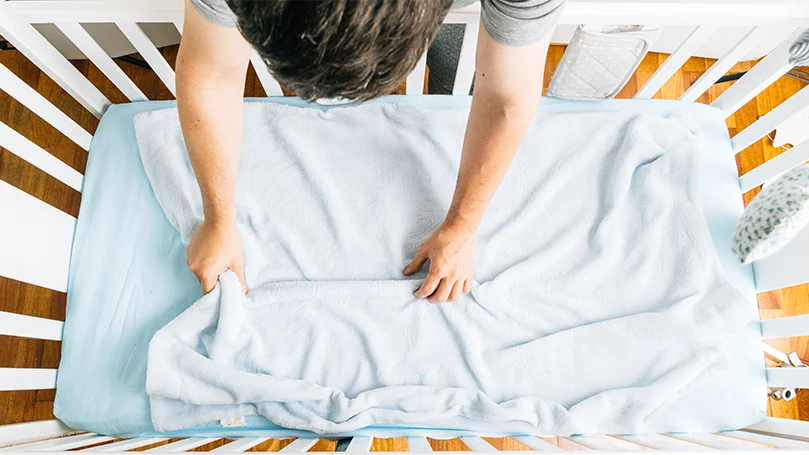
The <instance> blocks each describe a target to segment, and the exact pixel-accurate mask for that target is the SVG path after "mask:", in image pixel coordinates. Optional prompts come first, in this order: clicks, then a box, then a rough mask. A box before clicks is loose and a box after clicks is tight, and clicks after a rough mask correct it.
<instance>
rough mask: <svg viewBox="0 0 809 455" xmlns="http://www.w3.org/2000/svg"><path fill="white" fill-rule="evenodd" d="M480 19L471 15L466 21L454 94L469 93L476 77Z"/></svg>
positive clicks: (453, 87) (453, 88)
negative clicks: (476, 52)
mask: <svg viewBox="0 0 809 455" xmlns="http://www.w3.org/2000/svg"><path fill="white" fill-rule="evenodd" d="M479 30H480V20H479V19H478V18H477V16H471V17H470V19H468V20H467V21H466V28H465V29H464V32H463V43H462V44H461V56H460V59H459V60H458V70H457V72H456V73H455V83H454V84H453V85H452V94H453V95H464V96H465V95H469V89H470V88H472V81H473V80H474V78H475V49H477V43H478V32H479Z"/></svg>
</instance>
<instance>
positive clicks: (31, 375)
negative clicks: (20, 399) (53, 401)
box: [0, 368, 56, 391]
mask: <svg viewBox="0 0 809 455" xmlns="http://www.w3.org/2000/svg"><path fill="white" fill-rule="evenodd" d="M55 388H56V369H55V368H0V391H3V390H46V389H55Z"/></svg>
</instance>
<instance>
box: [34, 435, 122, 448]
mask: <svg viewBox="0 0 809 455" xmlns="http://www.w3.org/2000/svg"><path fill="white" fill-rule="evenodd" d="M113 439H115V438H113V437H112V436H101V435H97V434H93V435H92V436H89V437H87V438H86V439H84V440H77V441H64V442H61V443H58V444H56V443H55V442H56V441H60V440H55V441H54V443H55V444H53V445H49V446H46V447H42V448H39V449H37V450H36V451H37V452H61V451H67V450H72V449H77V448H79V447H87V446H91V445H93V444H101V443H102V442H107V441H112V440H113Z"/></svg>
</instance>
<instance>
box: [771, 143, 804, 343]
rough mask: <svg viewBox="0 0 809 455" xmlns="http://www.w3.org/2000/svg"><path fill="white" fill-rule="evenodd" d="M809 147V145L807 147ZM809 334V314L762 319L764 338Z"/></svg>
mask: <svg viewBox="0 0 809 455" xmlns="http://www.w3.org/2000/svg"><path fill="white" fill-rule="evenodd" d="M807 148H808V149H809V147H807ZM807 160H809V158H807ZM802 336H809V314H802V315H800V316H790V317H786V318H777V319H767V320H764V321H761V337H762V338H765V339H767V338H789V337H802Z"/></svg>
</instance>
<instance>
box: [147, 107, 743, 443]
mask: <svg viewBox="0 0 809 455" xmlns="http://www.w3.org/2000/svg"><path fill="white" fill-rule="evenodd" d="M467 114H468V112H467V111H466V110H463V109H421V108H418V107H414V106H407V105H397V104H384V103H378V104H367V105H361V106H355V107H341V108H332V109H329V110H326V111H321V110H318V109H309V108H299V107H291V106H284V105H279V104H273V103H247V104H246V106H245V127H244V135H243V137H244V139H243V145H242V150H243V152H242V155H241V161H240V166H239V180H238V188H237V201H238V221H239V230H240V232H241V236H242V241H243V245H244V253H245V265H246V280H247V285H248V287H249V289H250V292H249V294H247V295H244V294H243V293H242V291H241V288H240V285H239V283H238V280H237V279H236V277H235V275H234V274H233V273H232V272H226V273H224V274H223V275H222V276H220V279H219V284H218V285H217V287H216V288H215V289H214V291H212V292H211V293H209V294H208V295H206V296H204V297H203V298H201V299H200V300H199V301H197V302H196V303H193V305H192V302H189V305H190V307H189V308H188V310H186V311H185V312H184V313H182V314H181V315H180V316H179V317H177V318H176V319H175V320H174V321H172V322H171V323H170V324H168V325H166V326H165V327H164V328H163V329H161V330H160V331H159V332H158V333H157V334H156V335H155V336H154V338H153V339H152V341H151V344H150V347H149V359H148V372H147V392H148V394H149V396H150V400H151V407H152V408H151V412H152V420H153V423H154V425H155V428H156V429H157V430H159V431H168V430H175V429H181V428H187V427H191V426H194V425H198V424H202V423H205V422H209V421H212V420H218V419H226V418H233V417H240V416H245V415H256V414H260V415H263V416H265V417H267V418H268V419H270V420H271V421H273V422H275V423H277V424H279V425H282V426H285V427H288V428H294V429H303V430H310V431H313V432H317V433H320V434H335V433H341V432H348V431H352V430H354V429H358V428H361V427H365V426H368V425H406V426H411V427H412V426H432V427H450V428H461V429H470V430H475V431H481V432H489V431H490V432H507V433H515V432H516V433H519V432H525V433H535V434H558V435H568V434H574V433H609V434H623V433H636V432H643V429H644V422H645V421H646V420H647V419H649V418H650V417H651V416H654V415H655V413H658V412H660V411H661V410H662V409H665V407H666V405H667V403H670V402H671V401H672V400H673V399H674V398H676V397H677V396H678V395H680V394H682V393H683V392H684V391H685V390H687V389H688V388H689V387H691V386H693V385H694V384H698V383H699V381H700V380H702V379H705V378H707V377H709V376H710V375H711V374H712V373H713V372H715V371H717V370H718V369H721V368H723V367H724V366H725V365H726V360H725V358H724V355H723V353H724V351H725V347H726V345H727V343H728V342H729V341H730V340H731V339H732V338H733V337H734V335H735V334H736V333H737V332H738V331H739V330H740V328H741V327H742V326H743V325H744V324H746V323H747V322H748V321H749V317H750V316H749V315H750V311H748V310H749V307H748V305H749V304H750V303H749V302H747V301H745V299H744V297H743V296H742V295H741V294H740V293H739V292H738V291H737V290H736V289H735V288H733V287H732V286H731V285H729V284H728V282H727V280H726V279H725V277H724V273H723V271H722V268H721V265H720V263H719V259H718V257H717V254H716V251H715V249H714V247H713V244H712V242H711V238H710V235H709V231H708V228H707V226H706V223H705V220H704V217H703V214H702V211H701V207H700V204H699V201H698V192H697V184H698V179H697V174H698V157H697V156H696V154H697V153H698V152H697V150H698V147H697V146H698V144H699V140H700V133H699V129H698V128H697V127H696V126H695V125H694V124H693V123H691V122H690V121H689V120H687V119H685V118H683V117H676V116H673V117H670V118H661V117H656V116H650V115H645V114H634V113H621V112H616V113H579V114H552V115H547V114H537V116H536V117H535V119H534V121H533V123H532V125H531V128H530V130H529V132H528V134H527V136H526V138H525V140H524V141H523V144H522V146H521V148H520V150H519V152H518V154H517V156H516V158H515V160H514V162H513V164H512V166H511V167H510V169H509V171H508V173H507V175H506V177H505V180H504V181H503V183H502V185H501V186H500V188H499V189H498V190H497V193H496V194H495V196H494V199H493V200H492V202H491V204H490V206H489V208H488V210H487V211H486V215H485V218H484V220H483V223H482V225H481V226H480V229H479V232H478V250H477V257H476V268H475V275H474V277H475V281H476V284H475V285H474V287H473V290H472V292H471V293H470V294H467V295H465V296H463V297H462V298H461V299H460V301H457V302H454V303H445V304H440V305H433V304H430V303H428V302H427V301H426V300H419V299H416V298H415V297H414V296H413V291H414V290H415V289H416V288H418V286H419V283H420V280H419V279H415V280H413V279H406V278H405V277H404V276H403V275H402V269H403V268H404V267H405V265H407V264H408V262H409V261H410V259H411V258H412V257H413V255H414V253H415V251H416V249H417V248H418V246H419V244H420V243H421V242H422V241H423V240H425V239H426V238H427V237H428V236H429V235H430V233H431V232H432V231H433V230H434V229H436V228H437V227H438V226H439V225H440V223H441V222H442V220H443V217H444V215H445V213H446V210H447V208H448V205H449V202H450V199H451V197H452V192H453V188H454V184H455V179H456V176H457V171H458V163H459V159H460V154H461V144H462V139H463V133H464V127H465V123H466V117H467ZM135 123H136V130H137V138H138V146H139V148H140V151H141V155H142V158H143V163H144V166H145V169H146V172H147V174H148V176H149V179H150V181H151V184H152V186H153V188H154V192H155V195H156V196H157V199H158V200H159V202H160V204H161V206H162V208H163V210H164V211H165V213H166V216H167V217H168V219H169V220H170V221H171V223H172V224H173V225H174V226H175V227H176V228H177V229H178V230H179V231H180V233H181V236H182V239H183V241H184V242H185V243H186V244H187V242H188V241H189V239H190V237H191V236H192V234H193V232H194V231H195V229H196V228H197V226H199V224H200V222H201V220H202V204H201V199H200V194H199V188H198V185H197V183H196V180H195V178H194V174H193V170H192V168H191V166H190V164H189V161H188V158H187V155H186V150H185V146H184V142H183V138H182V134H181V131H180V125H179V121H178V118H177V110H176V109H166V110H159V111H154V112H147V113H142V114H139V115H138V116H137V118H136V122H135ZM425 269H426V267H425ZM423 276H424V272H422V273H421V274H420V275H419V277H423Z"/></svg>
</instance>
